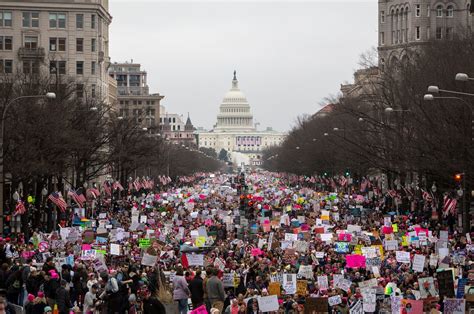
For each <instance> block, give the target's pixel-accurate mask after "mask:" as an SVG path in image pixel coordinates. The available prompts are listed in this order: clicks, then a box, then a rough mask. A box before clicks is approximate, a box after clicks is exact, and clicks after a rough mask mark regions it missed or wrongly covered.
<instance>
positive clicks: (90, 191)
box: [86, 188, 100, 198]
mask: <svg viewBox="0 0 474 314" xmlns="http://www.w3.org/2000/svg"><path fill="white" fill-rule="evenodd" d="M86 193H87V194H89V195H90V196H92V197H93V198H98V197H99V195H100V192H99V190H98V189H96V188H90V189H87V192H86Z"/></svg>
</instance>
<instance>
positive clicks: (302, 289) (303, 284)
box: [296, 280, 308, 296]
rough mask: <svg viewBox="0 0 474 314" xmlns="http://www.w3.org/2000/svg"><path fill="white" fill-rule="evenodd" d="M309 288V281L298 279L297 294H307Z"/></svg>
mask: <svg viewBox="0 0 474 314" xmlns="http://www.w3.org/2000/svg"><path fill="white" fill-rule="evenodd" d="M307 289H308V281H307V280H297V281H296V294H298V295H300V296H306V293H307Z"/></svg>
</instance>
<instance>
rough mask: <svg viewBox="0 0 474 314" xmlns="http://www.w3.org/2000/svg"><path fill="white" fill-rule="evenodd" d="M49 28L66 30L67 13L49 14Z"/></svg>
mask: <svg viewBox="0 0 474 314" xmlns="http://www.w3.org/2000/svg"><path fill="white" fill-rule="evenodd" d="M49 27H50V28H66V14H65V13H49Z"/></svg>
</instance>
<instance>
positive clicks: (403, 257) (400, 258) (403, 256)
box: [396, 251, 410, 263]
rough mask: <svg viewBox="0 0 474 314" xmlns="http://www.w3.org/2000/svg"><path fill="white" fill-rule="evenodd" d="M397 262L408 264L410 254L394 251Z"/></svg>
mask: <svg viewBox="0 0 474 314" xmlns="http://www.w3.org/2000/svg"><path fill="white" fill-rule="evenodd" d="M396 258H397V262H399V263H410V252H405V251H396Z"/></svg>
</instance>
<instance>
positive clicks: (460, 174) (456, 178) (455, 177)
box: [454, 173, 463, 183]
mask: <svg viewBox="0 0 474 314" xmlns="http://www.w3.org/2000/svg"><path fill="white" fill-rule="evenodd" d="M462 175H463V174H462V173H456V174H455V175H454V181H456V182H457V183H461V180H462Z"/></svg>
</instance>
